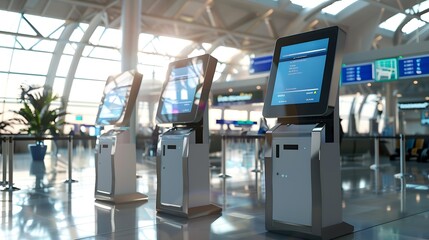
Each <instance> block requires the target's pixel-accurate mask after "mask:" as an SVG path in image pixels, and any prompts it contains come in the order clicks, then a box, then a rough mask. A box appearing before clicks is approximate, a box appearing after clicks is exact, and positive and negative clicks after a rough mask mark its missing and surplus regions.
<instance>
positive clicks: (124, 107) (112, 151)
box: [95, 71, 148, 203]
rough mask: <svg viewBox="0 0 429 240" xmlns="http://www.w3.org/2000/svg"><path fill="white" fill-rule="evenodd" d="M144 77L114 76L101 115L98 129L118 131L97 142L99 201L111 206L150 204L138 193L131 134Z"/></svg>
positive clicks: (105, 135) (134, 151)
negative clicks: (108, 127) (139, 202)
mask: <svg viewBox="0 0 429 240" xmlns="http://www.w3.org/2000/svg"><path fill="white" fill-rule="evenodd" d="M142 78H143V76H142V75H141V74H140V73H138V72H136V71H126V72H123V73H121V74H119V75H117V76H110V77H109V78H108V79H107V81H106V86H105V87H104V94H103V98H102V101H101V104H100V106H99V110H98V114H97V120H96V122H97V124H98V125H104V126H106V125H114V126H115V129H113V130H110V131H108V132H107V133H104V134H102V135H101V136H100V137H98V139H97V144H96V149H95V150H96V153H95V161H96V165H95V171H96V172H95V173H96V181H95V198H96V199H97V200H101V201H107V202H111V203H125V202H135V201H142V200H147V199H148V197H147V196H146V195H144V194H141V193H138V192H136V159H137V158H136V146H135V144H134V143H131V137H134V136H130V132H129V131H128V126H129V121H130V117H131V113H132V112H133V109H134V105H135V101H136V98H137V95H138V92H139V89H140V85H141V80H142Z"/></svg>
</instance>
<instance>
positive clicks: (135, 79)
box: [96, 71, 143, 126]
mask: <svg viewBox="0 0 429 240" xmlns="http://www.w3.org/2000/svg"><path fill="white" fill-rule="evenodd" d="M142 77H143V76H142V75H141V74H140V73H138V72H135V71H126V72H123V73H121V74H119V75H116V76H110V77H109V78H108V79H107V81H106V85H105V86H104V91H103V98H102V100H101V104H100V106H99V107H98V114H97V119H96V124H98V125H118V126H119V125H121V126H124V125H127V124H128V122H129V118H130V116H131V112H132V109H133V107H134V103H135V100H136V97H137V94H138V92H139V88H140V84H141V80H142Z"/></svg>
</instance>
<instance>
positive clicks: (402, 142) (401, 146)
mask: <svg viewBox="0 0 429 240" xmlns="http://www.w3.org/2000/svg"><path fill="white" fill-rule="evenodd" d="M399 138H400V144H399V161H400V163H399V164H400V173H397V174H395V178H405V177H406V175H407V174H406V173H405V169H406V168H405V159H406V157H405V151H406V150H405V136H404V134H400V135H399Z"/></svg>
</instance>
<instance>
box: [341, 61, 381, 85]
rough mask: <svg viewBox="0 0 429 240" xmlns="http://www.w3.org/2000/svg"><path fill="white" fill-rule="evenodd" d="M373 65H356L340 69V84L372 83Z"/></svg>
mask: <svg viewBox="0 0 429 240" xmlns="http://www.w3.org/2000/svg"><path fill="white" fill-rule="evenodd" d="M374 79H375V78H374V64H372V63H366V64H356V65H350V66H343V67H342V68H341V84H342V85H346V84H354V83H363V82H372V81H374Z"/></svg>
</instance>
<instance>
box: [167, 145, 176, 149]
mask: <svg viewBox="0 0 429 240" xmlns="http://www.w3.org/2000/svg"><path fill="white" fill-rule="evenodd" d="M167 149H176V145H167Z"/></svg>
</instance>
